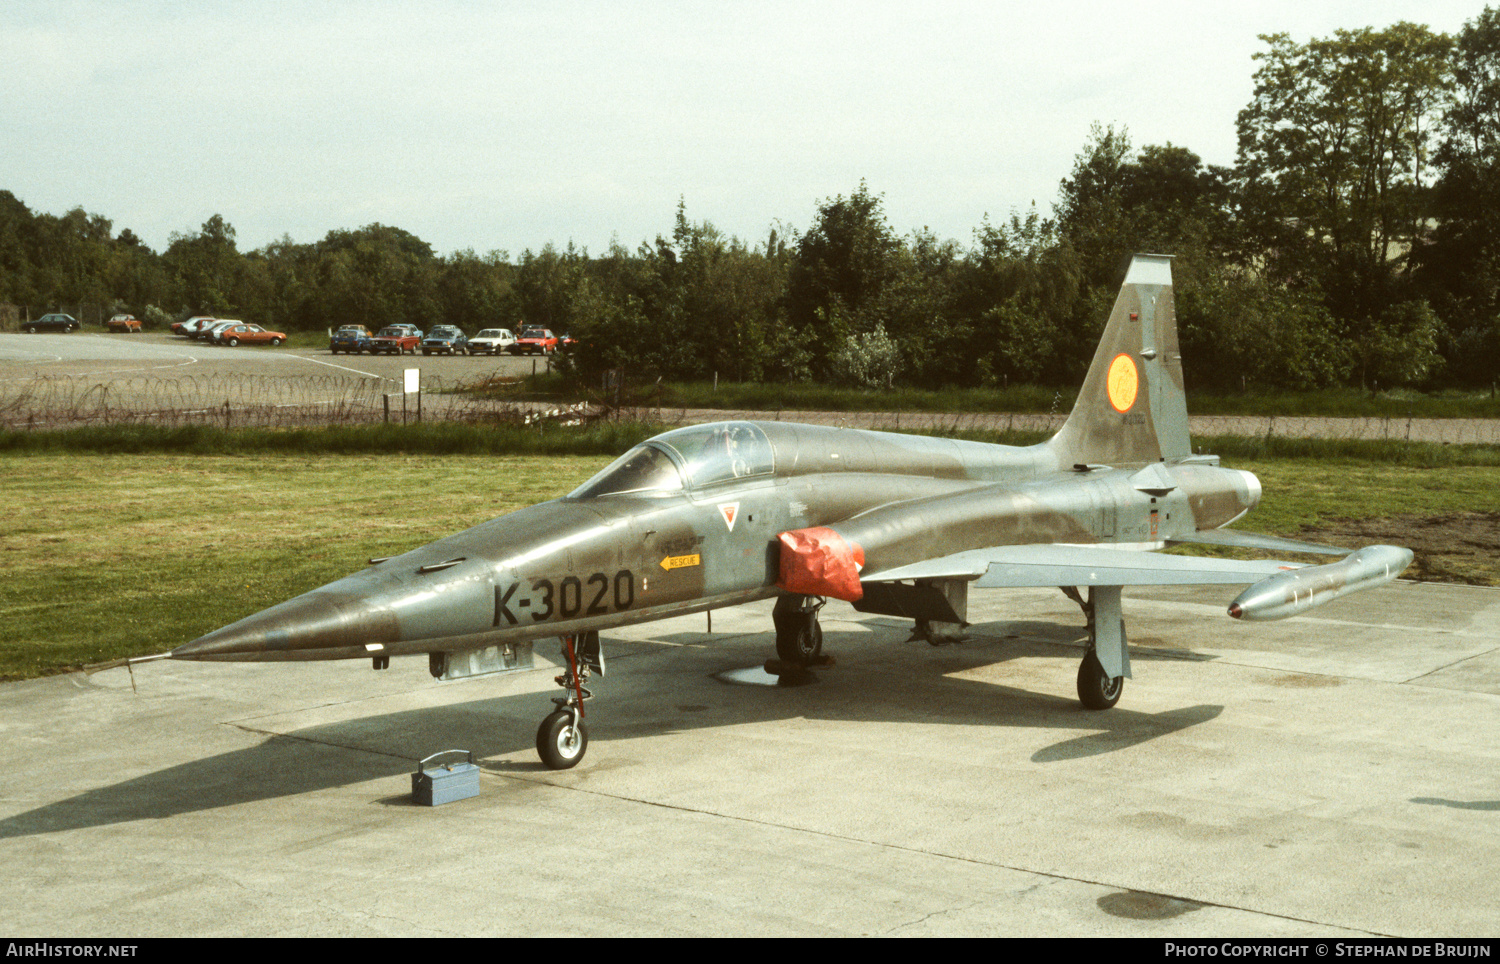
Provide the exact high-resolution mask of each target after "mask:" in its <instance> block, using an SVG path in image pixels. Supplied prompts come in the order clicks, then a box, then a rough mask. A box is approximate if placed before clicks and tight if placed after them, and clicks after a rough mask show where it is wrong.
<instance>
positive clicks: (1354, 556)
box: [1229, 546, 1412, 620]
mask: <svg viewBox="0 0 1500 964" xmlns="http://www.w3.org/2000/svg"><path fill="white" fill-rule="evenodd" d="M1411 560H1412V551H1411V550H1410V549H1404V548H1402V547H1400V546H1367V547H1365V548H1363V549H1360V550H1359V551H1358V552H1353V553H1350V554H1349V555H1348V556H1346V557H1344V558H1343V559H1341V560H1340V561H1338V562H1333V563H1329V564H1328V565H1326V566H1309V567H1307V568H1305V569H1293V570H1289V571H1287V572H1282V573H1277V574H1276V575H1274V576H1271V577H1270V578H1267V579H1262V580H1261V581H1260V582H1258V583H1256V584H1255V585H1253V586H1251V587H1250V588H1249V589H1246V590H1245V591H1244V592H1242V593H1240V594H1239V596H1237V597H1236V598H1235V600H1234V602H1232V603H1230V604H1229V615H1231V616H1233V617H1234V618H1235V619H1249V620H1268V619H1285V618H1286V617H1288V616H1295V615H1297V614H1298V613H1300V612H1305V611H1307V610H1309V609H1312V608H1313V607H1314V606H1321V605H1323V604H1324V603H1326V602H1330V601H1332V600H1334V599H1337V598H1339V597H1340V596H1346V595H1348V594H1349V593H1351V592H1357V591H1358V590H1361V589H1373V588H1375V587H1376V586H1383V585H1385V584H1386V583H1388V582H1390V581H1391V580H1393V579H1395V578H1396V577H1397V576H1399V575H1401V573H1402V572H1404V571H1405V570H1406V567H1407V566H1409V565H1411Z"/></svg>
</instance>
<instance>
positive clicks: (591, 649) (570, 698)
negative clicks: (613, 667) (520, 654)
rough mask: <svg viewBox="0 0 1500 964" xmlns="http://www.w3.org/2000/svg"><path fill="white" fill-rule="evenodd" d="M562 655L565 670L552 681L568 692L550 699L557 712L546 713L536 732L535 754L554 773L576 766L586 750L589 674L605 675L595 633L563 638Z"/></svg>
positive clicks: (590, 695)
mask: <svg viewBox="0 0 1500 964" xmlns="http://www.w3.org/2000/svg"><path fill="white" fill-rule="evenodd" d="M562 655H563V661H564V665H565V666H567V669H566V670H565V671H564V672H563V675H561V676H559V677H556V679H555V682H556V683H557V685H558V686H561V687H562V688H563V690H564V691H565V692H566V693H567V695H566V696H556V697H553V699H552V702H553V703H554V704H555V705H556V706H557V709H555V710H553V711H552V712H551V713H549V714H547V717H546V719H544V720H542V725H541V726H539V727H537V731H536V752H537V753H538V754H539V755H540V756H541V758H542V762H543V763H545V764H547V766H549V767H551V768H552V769H554V770H567V769H570V768H572V767H575V766H577V765H578V761H579V760H582V759H583V754H584V752H585V751H586V750H588V748H589V729H588V726H587V725H585V724H584V722H583V715H584V714H583V704H584V701H585V700H591V699H593V698H594V694H593V693H591V692H589V690H588V687H586V686H584V685H583V684H584V683H586V682H588V679H589V675H590V673H591V672H597V673H598V674H599V675H600V676H603V675H604V650H603V648H602V647H601V646H600V644H599V634H598V633H597V632H592V631H590V632H587V633H579V634H578V635H576V636H563V637H562Z"/></svg>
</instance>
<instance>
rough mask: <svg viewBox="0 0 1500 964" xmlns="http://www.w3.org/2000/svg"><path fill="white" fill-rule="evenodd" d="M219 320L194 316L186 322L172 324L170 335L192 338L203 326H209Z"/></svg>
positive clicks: (208, 316)
mask: <svg viewBox="0 0 1500 964" xmlns="http://www.w3.org/2000/svg"><path fill="white" fill-rule="evenodd" d="M218 320H219V319H217V318H215V317H214V316H213V315H194V316H193V317H191V318H189V319H188V320H187V321H175V322H173V323H172V334H174V335H182V336H183V337H185V338H192V337H193V333H194V332H196V331H197V330H198V329H199V328H202V327H204V326H205V325H211V324H213V323H214V322H216V321H218Z"/></svg>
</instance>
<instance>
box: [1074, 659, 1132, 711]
mask: <svg viewBox="0 0 1500 964" xmlns="http://www.w3.org/2000/svg"><path fill="white" fill-rule="evenodd" d="M1123 692H1125V677H1123V676H1115V677H1110V676H1106V675H1105V673H1104V667H1103V666H1101V665H1100V664H1099V657H1098V656H1095V655H1094V651H1093V650H1089V653H1088V655H1087V656H1085V657H1084V658H1083V662H1081V663H1079V664H1078V700H1079V702H1081V703H1082V704H1083V705H1084V707H1085V708H1086V709H1090V710H1107V709H1109V708H1110V707H1112V706H1114V705H1115V704H1116V703H1118V702H1120V694H1121V693H1123Z"/></svg>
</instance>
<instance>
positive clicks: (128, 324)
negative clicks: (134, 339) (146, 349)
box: [104, 315, 141, 333]
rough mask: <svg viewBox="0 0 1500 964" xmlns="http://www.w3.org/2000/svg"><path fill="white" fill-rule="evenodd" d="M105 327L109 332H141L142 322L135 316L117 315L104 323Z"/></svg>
mask: <svg viewBox="0 0 1500 964" xmlns="http://www.w3.org/2000/svg"><path fill="white" fill-rule="evenodd" d="M104 327H105V329H107V330H109V331H123V332H127V333H128V332H132V331H135V332H139V331H140V330H141V321H140V319H139V318H137V317H136V316H135V315H115V316H114V317H112V318H110V319H109V321H106V322H105V323H104Z"/></svg>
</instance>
